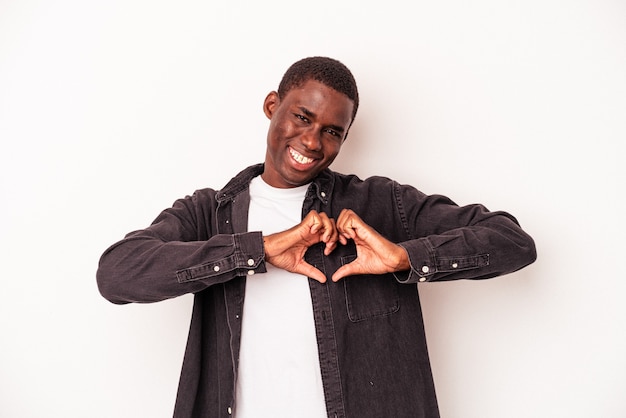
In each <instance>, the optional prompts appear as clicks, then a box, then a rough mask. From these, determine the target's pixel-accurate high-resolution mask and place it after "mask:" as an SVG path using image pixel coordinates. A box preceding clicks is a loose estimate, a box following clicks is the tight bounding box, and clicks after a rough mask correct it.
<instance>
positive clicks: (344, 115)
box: [261, 80, 354, 188]
mask: <svg viewBox="0 0 626 418" xmlns="http://www.w3.org/2000/svg"><path fill="white" fill-rule="evenodd" d="M353 108H354V103H353V102H352V100H350V99H349V98H348V97H347V96H346V95H344V94H342V93H339V92H338V91H336V90H334V89H332V88H330V87H328V86H326V85H325V84H323V83H320V82H318V81H315V80H309V81H306V82H305V83H304V84H302V85H301V86H299V87H296V88H293V89H291V90H289V92H287V94H286V95H285V97H283V99H282V100H281V99H280V98H279V97H278V93H276V92H271V93H270V94H268V95H267V97H266V98H265V102H264V104H263V110H264V112H265V115H266V116H267V117H268V118H269V119H270V127H269V130H268V133H267V152H266V154H265V171H264V172H263V174H262V175H261V177H262V178H263V180H265V182H266V183H267V184H269V185H270V186H273V187H278V188H290V187H297V186H301V185H303V184H306V183H308V182H310V181H311V180H312V179H313V178H315V176H317V175H318V174H319V173H320V172H321V171H322V170H324V169H325V168H327V167H328V166H329V165H330V164H331V163H332V162H333V160H334V159H335V157H336V156H337V154H339V150H340V149H341V144H342V143H343V140H344V139H345V137H346V135H347V134H348V128H349V127H350V123H351V122H352V110H353Z"/></svg>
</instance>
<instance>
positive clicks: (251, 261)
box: [248, 258, 254, 266]
mask: <svg viewBox="0 0 626 418" xmlns="http://www.w3.org/2000/svg"><path fill="white" fill-rule="evenodd" d="M248 265H249V266H253V265H254V260H253V259H251V258H250V259H248Z"/></svg>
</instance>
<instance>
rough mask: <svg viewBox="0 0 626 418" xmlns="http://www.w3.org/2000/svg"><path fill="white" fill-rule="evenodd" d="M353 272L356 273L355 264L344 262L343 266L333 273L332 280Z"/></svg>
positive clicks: (334, 280)
mask: <svg viewBox="0 0 626 418" xmlns="http://www.w3.org/2000/svg"><path fill="white" fill-rule="evenodd" d="M355 273H356V266H355V265H354V262H351V263H348V264H344V265H343V266H341V267H339V268H338V269H337V271H336V272H335V274H333V277H332V281H333V282H338V281H339V280H341V279H343V278H344V277H347V276H351V275H353V274H355Z"/></svg>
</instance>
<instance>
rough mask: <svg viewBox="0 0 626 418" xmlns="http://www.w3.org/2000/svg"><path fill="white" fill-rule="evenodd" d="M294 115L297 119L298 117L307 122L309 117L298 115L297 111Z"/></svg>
mask: <svg viewBox="0 0 626 418" xmlns="http://www.w3.org/2000/svg"><path fill="white" fill-rule="evenodd" d="M294 115H295V116H296V117H297V118H298V119H300V120H301V121H302V122H309V119H308V118H307V117H306V116H302V115H300V114H298V113H294Z"/></svg>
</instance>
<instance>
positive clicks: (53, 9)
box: [0, 0, 626, 418]
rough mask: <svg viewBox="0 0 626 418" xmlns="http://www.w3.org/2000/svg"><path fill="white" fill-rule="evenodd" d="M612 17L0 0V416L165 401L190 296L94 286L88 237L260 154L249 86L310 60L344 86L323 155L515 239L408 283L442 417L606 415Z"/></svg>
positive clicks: (539, 11) (613, 149)
mask: <svg viewBox="0 0 626 418" xmlns="http://www.w3.org/2000/svg"><path fill="white" fill-rule="evenodd" d="M216 3H219V4H216ZM409 5H410V7H409ZM625 22H626V5H625V3H624V2H623V1H618V0H614V1H609V0H586V1H585V0H568V1H565V0H541V1H540V0H524V1H522V0H518V1H497V0H491V1H490V0H477V1H471V2H468V1H461V0H449V1H440V2H435V1H422V0H418V1H414V2H400V1H398V0H390V1H384V2H363V1H362V0H349V1H339V0H332V1H331V0H320V1H317V2H291V1H276V0H270V1H265V2H261V1H239V2H216V1H214V2H211V1H178V2H174V1H169V2H168V1H154V0H108V1H101V0H98V1H79V0H57V1H43V0H41V1H37V0H0V139H1V148H0V185H1V189H0V198H1V199H2V201H1V205H0V219H1V220H2V226H0V237H1V248H0V415H1V416H3V417H115V418H119V417H129V418H136V417H150V418H152V417H168V416H171V413H172V407H173V403H174V398H175V394H176V387H177V384H178V374H179V371H180V365H181V361H182V356H183V350H184V345H185V341H186V336H187V329H188V321H189V317H190V310H191V302H192V298H191V297H190V296H185V297H181V298H178V299H175V300H170V301H166V302H162V303H158V304H152V305H126V306H115V305H113V304H110V303H109V302H107V301H106V300H104V299H103V298H102V297H101V296H100V295H99V293H98V290H97V287H96V281H95V271H96V267H97V263H98V259H99V256H100V254H101V253H102V252H103V251H104V250H105V249H106V247H108V246H109V245H110V244H112V243H113V242H115V241H117V240H118V239H120V238H122V236H123V235H124V234H125V233H127V232H129V231H131V230H134V229H139V228H143V227H145V226H147V225H148V224H149V223H150V222H151V221H152V220H153V218H154V217H156V216H157V214H158V213H159V211H160V210H161V209H164V208H166V207H169V206H170V205H171V204H172V203H173V201H174V200H175V199H177V198H179V197H182V196H184V195H186V194H189V193H191V192H193V191H194V190H195V189H197V188H202V187H208V186H211V187H215V188H219V187H221V186H222V185H223V184H224V183H225V182H226V181H227V180H228V179H230V178H231V177H232V176H233V175H234V174H236V173H237V172H238V171H239V170H240V169H241V168H243V167H245V166H247V165H248V164H251V163H255V162H260V161H262V159H263V156H264V148H265V133H266V129H267V125H268V122H267V120H266V118H265V116H264V115H263V113H262V111H261V104H262V101H263V99H264V97H265V95H266V94H267V93H268V92H269V91H270V90H273V89H275V88H276V87H277V84H278V82H279V80H280V77H281V76H282V73H283V72H284V70H286V68H287V67H288V66H289V65H290V64H291V63H292V62H294V61H296V60H297V59H300V58H302V57H305V56H309V55H329V56H332V57H335V58H338V59H340V60H341V61H343V62H344V63H345V64H347V65H348V66H349V67H350V68H351V69H352V71H353V73H354V75H355V76H356V78H357V81H358V83H359V87H360V92H361V101H362V104H361V108H360V111H359V114H358V116H357V119H356V122H355V125H354V126H353V129H352V131H351V133H350V137H349V139H348V141H347V143H346V144H345V146H344V148H343V150H342V153H341V154H340V156H339V158H338V159H337V161H336V163H335V164H334V166H333V167H334V168H335V169H336V170H338V171H342V172H352V173H356V174H359V175H361V176H363V177H366V176H369V175H373V174H381V175H386V176H389V177H392V178H395V179H397V180H399V181H401V182H403V183H410V184H413V185H415V186H416V187H418V188H419V189H421V190H422V191H424V192H426V193H442V194H445V195H448V196H449V197H451V198H452V199H453V200H455V201H456V202H457V203H459V204H467V203H474V202H481V203H484V204H485V205H486V206H487V207H488V208H490V209H492V210H496V209H504V210H507V211H510V212H511V213H513V214H514V215H515V216H516V217H517V218H518V220H519V221H520V223H521V224H522V226H523V227H524V228H525V229H526V230H527V231H528V232H529V233H530V234H531V235H533V236H534V238H535V239H536V242H537V248H538V253H539V259H538V261H537V262H536V263H535V264H533V265H532V266H530V267H528V268H527V269H524V270H522V271H520V272H518V273H515V274H511V275H508V276H505V277H501V278H497V279H493V280H488V281H484V282H469V281H459V282H453V283H439V284H425V285H420V286H419V291H420V294H421V296H422V301H423V309H424V315H425V323H426V328H427V333H428V342H429V346H430V352H431V359H432V364H433V370H434V377H435V381H436V386H437V390H438V397H439V401H440V408H441V413H442V417H443V418H517V417H519V418H522V417H523V418H528V417H533V418H537V417H541V418H553V417H567V418H572V417H581V418H583V417H584V418H589V417H594V418H595V417H599V418H621V417H624V416H626V397H624V390H625V389H626V360H625V359H626V303H624V301H623V299H624V297H625V292H626V285H625V284H624V282H625V280H626V274H625V273H626V271H625V269H624V264H625V263H626V260H624V257H625V253H626V251H625V250H626V246H625V244H624V242H625V239H626V235H625V233H626V230H625V228H624V213H625V211H626V207H625V206H626V205H625V204H624V201H625V199H624V196H623V195H624V189H625V187H624V186H625V184H626V182H625V170H624V167H623V153H624V151H625V146H624V142H625V140H626V24H625Z"/></svg>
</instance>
